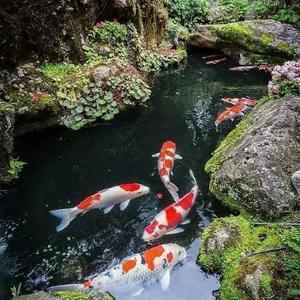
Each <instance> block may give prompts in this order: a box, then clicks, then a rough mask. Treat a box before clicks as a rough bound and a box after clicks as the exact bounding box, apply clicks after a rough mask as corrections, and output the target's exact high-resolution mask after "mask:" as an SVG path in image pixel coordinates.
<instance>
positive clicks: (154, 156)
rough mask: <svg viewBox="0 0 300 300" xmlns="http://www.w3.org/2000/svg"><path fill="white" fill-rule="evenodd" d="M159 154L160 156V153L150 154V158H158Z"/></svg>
mask: <svg viewBox="0 0 300 300" xmlns="http://www.w3.org/2000/svg"><path fill="white" fill-rule="evenodd" d="M159 154H160V153H155V154H152V157H153V158H157V157H159Z"/></svg>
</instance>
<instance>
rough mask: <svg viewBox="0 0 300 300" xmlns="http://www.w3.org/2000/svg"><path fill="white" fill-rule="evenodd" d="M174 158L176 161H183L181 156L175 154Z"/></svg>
mask: <svg viewBox="0 0 300 300" xmlns="http://www.w3.org/2000/svg"><path fill="white" fill-rule="evenodd" d="M174 158H175V159H182V156H180V155H179V154H175V156H174Z"/></svg>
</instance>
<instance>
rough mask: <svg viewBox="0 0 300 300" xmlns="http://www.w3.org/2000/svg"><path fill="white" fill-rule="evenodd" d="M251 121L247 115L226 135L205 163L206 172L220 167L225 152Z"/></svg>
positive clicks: (234, 144)
mask: <svg viewBox="0 0 300 300" xmlns="http://www.w3.org/2000/svg"><path fill="white" fill-rule="evenodd" d="M251 123H252V117H251V116H250V115H248V116H247V117H246V118H244V119H243V120H242V121H241V122H240V123H239V124H238V125H237V126H236V128H235V129H234V130H232V131H231V132H230V133H229V134H228V135H227V136H226V138H225V139H224V140H223V141H222V142H221V144H220V146H219V147H218V148H217V149H216V150H215V151H214V153H213V157H212V158H211V159H210V160H209V161H208V162H207V163H206V165H205V171H206V173H210V174H211V173H214V172H216V171H218V170H219V169H220V168H221V166H222V163H223V161H224V160H225V159H226V152H227V151H228V150H229V149H232V148H233V147H234V146H236V145H237V144H238V142H239V140H240V137H242V136H243V135H244V133H245V132H246V130H247V128H248V126H249V124H251Z"/></svg>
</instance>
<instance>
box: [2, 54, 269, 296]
mask: <svg viewBox="0 0 300 300" xmlns="http://www.w3.org/2000/svg"><path fill="white" fill-rule="evenodd" d="M202 55H203V54H200V53H191V55H190V57H189V60H188V63H187V66H186V67H185V68H183V69H182V70H177V71H172V72H169V73H167V74H164V75H162V76H160V77H159V78H157V80H156V81H155V83H154V89H153V96H152V98H151V101H149V103H148V106H149V107H148V108H144V109H143V110H142V111H140V112H138V113H136V114H135V115H134V116H132V117H130V118H127V119H125V120H124V119H121V120H118V121H115V123H114V124H112V125H109V126H103V125H100V126H97V127H94V128H87V129H84V130H81V131H78V132H71V131H69V130H65V129H58V130H52V131H49V132H44V133H42V134H35V135H32V136H27V137H24V138H21V139H20V141H19V142H18V144H17V149H16V150H17V153H18V155H19V157H20V159H22V160H23V161H26V162H27V163H28V165H27V166H26V167H25V169H24V171H23V172H22V174H21V176H20V179H19V181H18V182H17V186H16V189H15V191H13V192H11V193H9V194H6V195H4V196H2V198H1V207H0V299H7V298H8V297H9V296H8V294H9V288H10V287H11V286H13V285H17V284H18V283H20V282H22V289H23V292H30V291H33V290H36V289H43V288H45V287H46V286H47V285H49V284H50V285H55V284H64V283H72V282H78V281H82V280H84V279H85V278H86V277H87V276H88V275H89V274H92V273H94V272H97V271H103V270H105V269H107V268H108V267H111V266H113V265H115V264H116V263H119V262H120V261H121V260H122V259H123V258H124V257H126V256H128V255H131V254H133V253H138V252H140V251H143V250H144V249H146V248H147V247H149V246H150V245H156V244H158V243H163V242H175V243H178V244H180V245H181V246H184V247H185V248H186V249H187V251H188V254H189V259H188V260H187V261H186V262H185V263H184V264H183V266H177V267H176V268H175V270H174V271H173V272H172V274H171V286H170V289H169V290H167V291H162V290H161V289H160V286H159V284H155V285H152V286H150V287H149V288H147V289H146V291H145V292H144V293H143V294H142V296H140V297H139V299H152V298H153V297H155V299H156V300H159V299H164V300H165V299H172V300H176V299H178V300H185V299H187V300H190V299H197V300H201V299H203V300H209V299H214V298H215V297H214V295H213V291H214V290H217V289H218V287H219V281H218V277H217V276H214V275H208V274H206V273H205V272H203V271H202V270H201V269H200V268H199V266H197V265H196V257H197V254H198V250H199V247H201V245H200V240H199V236H200V233H201V232H202V231H203V229H204V228H205V227H206V226H207V225H208V224H209V223H210V222H211V220H212V219H213V218H215V217H216V216H217V215H226V214H228V212H227V211H226V210H225V209H224V208H223V207H221V206H220V205H218V206H217V205H216V204H212V202H211V199H210V198H209V196H208V195H207V185H208V178H207V176H206V175H205V173H204V164H205V162H206V161H207V160H208V159H209V157H210V155H211V152H212V151H213V150H214V149H215V148H216V146H217V143H218V141H219V140H220V138H221V137H222V136H223V135H224V134H225V133H226V132H228V129H229V127H228V126H230V125H225V127H226V128H224V127H223V128H222V130H221V132H219V133H217V132H216V130H215V128H214V125H213V121H214V118H215V115H216V114H217V113H218V111H220V110H222V109H223V108H224V104H222V103H221V101H220V99H221V98H222V97H238V96H251V97H254V98H259V97H260V96H262V95H264V94H265V93H266V88H265V87H266V84H267V81H268V76H267V75H266V74H264V73H262V72H256V71H251V72H247V73H239V72H237V73H233V72H230V71H228V68H229V67H231V66H233V65H234V64H233V62H231V61H230V60H226V61H225V62H222V63H220V64H218V65H216V66H208V65H206V64H205V62H204V60H203V59H202V57H201V56H202ZM128 119H130V120H128ZM167 139H172V140H174V141H175V142H176V144H177V147H178V153H179V154H180V155H182V156H183V158H184V159H183V160H182V161H176V166H175V169H174V179H173V181H174V182H175V183H176V184H177V185H178V186H179V188H180V194H181V195H183V194H185V193H186V192H187V191H188V190H189V189H190V188H191V179H190V178H189V176H188V169H189V168H191V169H192V170H193V171H194V173H195V175H196V178H197V180H198V182H199V185H200V187H201V190H202V195H201V197H198V199H197V203H196V205H195V207H194V209H193V210H192V212H191V213H190V219H191V220H192V222H191V223H190V224H189V225H186V226H184V227H185V231H184V233H181V234H178V235H173V236H167V237H164V238H162V239H161V240H159V241H157V242H154V243H152V244H150V245H147V244H146V243H144V242H143V241H142V240H141V235H142V232H143V229H144V227H145V226H146V225H147V224H148V223H149V222H150V221H151V219H152V218H153V217H154V216H155V215H156V214H157V213H158V212H159V211H160V210H161V209H163V208H164V207H165V206H166V205H167V204H169V203H171V199H170V196H169V195H168V193H167V192H166V190H165V189H164V187H163V185H162V183H161V182H160V179H159V177H158V176H157V170H155V166H156V160H155V159H152V158H151V155H152V154H153V153H156V152H158V151H159V149H160V146H161V144H162V143H163V142H164V141H165V140H167ZM132 181H137V182H140V183H142V184H145V185H147V186H149V187H151V193H150V194H149V195H147V196H146V197H143V198H140V199H136V200H134V201H132V202H131V203H130V205H129V207H128V208H127V209H126V210H125V211H124V212H120V210H119V209H118V208H117V207H115V208H114V209H113V210H112V211H111V213H109V214H107V215H104V214H103V212H101V211H99V210H94V211H92V212H89V213H87V214H85V215H84V216H81V217H77V218H76V219H75V220H74V221H73V222H72V223H71V224H70V225H69V227H68V228H67V229H65V230H64V231H63V232H60V233H56V232H55V226H56V225H57V224H58V220H57V219H56V218H55V217H53V216H51V215H50V214H49V213H48V211H49V210H50V209H57V208H65V207H71V206H74V205H76V204H77V203H78V202H79V201H80V200H82V199H83V198H85V197H86V196H88V195H90V194H92V193H95V192H96V191H98V190H101V189H103V188H105V187H110V186H114V185H116V184H119V183H124V182H132ZM160 192H161V193H163V195H164V197H163V199H162V200H161V201H158V200H157V199H156V197H155V195H156V194H157V193H160ZM122 298H126V297H124V295H120V296H119V297H118V299H122Z"/></svg>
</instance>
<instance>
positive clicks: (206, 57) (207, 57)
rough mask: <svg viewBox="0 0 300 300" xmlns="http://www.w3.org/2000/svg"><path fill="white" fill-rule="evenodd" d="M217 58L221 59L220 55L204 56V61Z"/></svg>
mask: <svg viewBox="0 0 300 300" xmlns="http://www.w3.org/2000/svg"><path fill="white" fill-rule="evenodd" d="M217 57H220V55H218V54H211V55H207V56H202V58H203V59H210V58H217Z"/></svg>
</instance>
